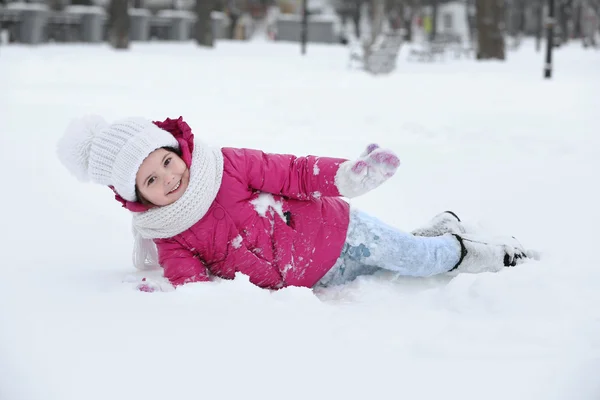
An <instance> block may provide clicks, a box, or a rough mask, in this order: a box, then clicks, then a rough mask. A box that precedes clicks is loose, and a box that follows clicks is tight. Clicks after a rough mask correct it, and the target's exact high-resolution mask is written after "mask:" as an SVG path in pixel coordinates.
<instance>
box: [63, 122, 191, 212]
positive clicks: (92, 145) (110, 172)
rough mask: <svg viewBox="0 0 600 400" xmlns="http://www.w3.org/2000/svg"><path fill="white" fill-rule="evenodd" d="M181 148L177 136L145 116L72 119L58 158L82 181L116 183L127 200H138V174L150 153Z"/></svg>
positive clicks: (118, 189) (117, 188)
mask: <svg viewBox="0 0 600 400" xmlns="http://www.w3.org/2000/svg"><path fill="white" fill-rule="evenodd" d="M161 147H174V148H179V143H178V142H177V139H176V138H175V137H174V136H173V135H172V134H171V133H169V132H167V131H166V130H163V129H161V128H159V127H158V126H156V125H155V124H154V123H152V121H150V120H146V119H144V118H127V119H123V120H119V121H116V122H113V123H111V124H109V123H107V122H106V121H105V120H104V119H103V118H102V117H99V116H85V117H83V118H79V119H76V120H74V121H72V122H71V123H70V124H69V126H68V128H67V130H66V131H65V133H64V135H63V136H62V138H61V139H60V140H59V142H58V148H57V153H58V158H59V159H60V161H61V162H62V164H63V165H64V166H65V167H66V168H67V169H68V170H69V171H70V172H71V173H72V174H73V175H74V176H75V177H76V178H77V179H79V180H80V181H83V182H89V181H91V182H94V183H99V184H101V185H107V186H112V187H113V188H114V190H115V191H116V192H117V193H118V194H119V196H121V197H122V198H123V199H125V200H127V201H131V202H134V201H136V200H137V197H136V194H135V177H136V174H137V171H138V169H139V168H140V165H142V162H143V161H144V160H145V159H146V157H148V155H149V154H150V153H152V152H153V151H154V150H156V149H159V148H161Z"/></svg>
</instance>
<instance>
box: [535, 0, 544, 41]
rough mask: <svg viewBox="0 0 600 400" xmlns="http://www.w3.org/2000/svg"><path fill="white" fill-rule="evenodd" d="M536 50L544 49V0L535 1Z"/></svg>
mask: <svg viewBox="0 0 600 400" xmlns="http://www.w3.org/2000/svg"><path fill="white" fill-rule="evenodd" d="M535 20H536V25H535V50H536V51H538V52H539V51H540V50H542V32H543V30H544V0H536V1H535Z"/></svg>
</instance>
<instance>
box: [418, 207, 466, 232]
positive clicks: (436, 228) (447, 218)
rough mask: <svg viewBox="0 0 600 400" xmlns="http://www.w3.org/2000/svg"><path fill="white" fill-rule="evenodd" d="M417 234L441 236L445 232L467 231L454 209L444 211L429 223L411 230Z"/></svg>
mask: <svg viewBox="0 0 600 400" xmlns="http://www.w3.org/2000/svg"><path fill="white" fill-rule="evenodd" d="M411 233H412V234H413V235H415V236H427V237H433V236H441V235H443V234H445V233H454V234H461V233H466V229H465V227H464V226H463V225H462V223H461V221H460V218H459V217H458V215H456V214H455V213H453V212H452V211H444V212H442V213H439V214H437V215H436V216H435V217H433V218H432V219H431V220H430V221H429V222H427V224H425V225H423V226H420V227H419V228H417V229H415V230H413V231H412V232H411Z"/></svg>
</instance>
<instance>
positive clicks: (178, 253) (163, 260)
mask: <svg viewBox="0 0 600 400" xmlns="http://www.w3.org/2000/svg"><path fill="white" fill-rule="evenodd" d="M154 242H155V243H156V248H157V250H158V262H159V264H160V265H161V266H162V267H163V269H164V276H165V278H167V279H168V280H169V282H170V283H171V284H172V285H173V286H180V285H183V284H184V283H190V282H207V281H209V280H210V277H209V274H208V271H207V270H206V267H205V266H204V264H202V261H200V259H198V258H197V257H195V256H194V254H193V253H192V252H191V251H189V250H188V249H186V248H184V247H183V246H181V245H180V244H179V243H177V242H176V241H175V240H172V239H157V240H155V241H154Z"/></svg>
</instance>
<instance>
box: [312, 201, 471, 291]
mask: <svg viewBox="0 0 600 400" xmlns="http://www.w3.org/2000/svg"><path fill="white" fill-rule="evenodd" d="M459 259H460V244H459V242H458V240H457V239H456V238H455V237H454V236H452V235H444V236H437V237H420V236H413V235H412V234H410V233H406V232H403V231H401V230H399V229H396V228H394V227H392V226H389V225H387V224H385V223H384V222H382V221H380V220H378V219H377V218H374V217H372V216H370V215H368V214H366V213H364V212H362V211H359V210H356V209H351V211H350V224H349V225H348V233H347V235H346V242H345V243H344V247H343V249H342V254H341V255H340V258H338V260H337V262H336V263H335V265H334V266H333V267H332V268H331V269H330V270H329V271H328V272H327V274H325V276H324V277H323V278H321V280H319V282H317V284H316V285H315V286H333V285H340V284H343V283H346V282H350V281H352V280H354V279H356V278H357V277H358V276H360V275H372V274H374V273H375V272H377V271H378V270H380V269H385V270H389V271H394V272H397V273H399V274H400V275H407V276H419V277H424V276H431V275H436V274H442V273H444V272H448V271H450V270H451V269H452V268H454V266H455V265H456V264H457V263H458V260H459Z"/></svg>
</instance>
